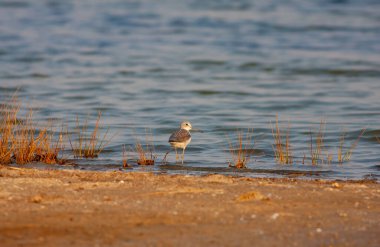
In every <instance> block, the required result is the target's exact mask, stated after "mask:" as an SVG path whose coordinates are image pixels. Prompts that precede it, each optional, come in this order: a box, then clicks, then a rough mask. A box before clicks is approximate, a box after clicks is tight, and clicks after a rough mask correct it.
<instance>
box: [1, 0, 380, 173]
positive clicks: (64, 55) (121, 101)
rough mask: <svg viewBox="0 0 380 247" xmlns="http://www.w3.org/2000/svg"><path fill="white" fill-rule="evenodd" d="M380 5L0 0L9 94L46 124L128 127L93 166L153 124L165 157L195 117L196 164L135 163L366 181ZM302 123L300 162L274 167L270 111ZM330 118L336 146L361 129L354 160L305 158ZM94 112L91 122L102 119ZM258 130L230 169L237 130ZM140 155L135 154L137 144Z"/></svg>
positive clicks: (374, 126) (374, 165)
mask: <svg viewBox="0 0 380 247" xmlns="http://www.w3.org/2000/svg"><path fill="white" fill-rule="evenodd" d="M379 40H380V4H379V2H378V1H372V0H364V1H363V0H352V1H345V0H340V1H337V0H330V1H329V0H319V1H301V0H294V1H290V0H289V1H283V0H281V1H280V0H272V1H267V0H265V1H264V0H262V1H249V0H239V1H211V0H210V1H199V0H193V1H174V0H167V1H158V2H156V1H141V0H139V1H121V0H119V1H100V0H93V1H69V0H68V1H59V0H46V1H25V0H19V1H11V0H9V1H1V2H0V97H1V99H3V98H4V97H5V96H6V95H9V94H12V92H14V91H15V90H17V89H19V91H18V95H19V98H20V99H22V101H23V103H25V104H28V105H32V106H33V107H34V109H35V110H36V111H35V117H36V118H37V119H38V121H39V122H44V121H46V120H48V119H50V118H53V119H56V120H57V122H59V121H63V122H64V123H65V124H67V125H70V126H73V125H74V122H75V118H76V116H79V117H82V118H85V117H86V116H87V115H90V116H93V118H92V119H95V118H96V114H97V111H99V110H101V111H102V112H103V118H102V119H103V125H104V126H109V127H110V129H111V132H112V133H117V135H116V136H115V137H114V138H113V139H112V142H111V144H110V145H109V146H108V147H107V150H106V152H104V153H103V154H102V155H101V156H100V157H99V158H98V159H94V160H80V161H78V163H79V164H80V167H81V168H83V169H101V170H107V169H117V168H118V166H120V164H121V160H122V152H121V146H122V144H126V145H132V144H133V143H134V141H135V138H134V137H135V136H136V135H137V136H141V137H142V138H143V139H144V138H145V137H144V133H145V129H146V128H148V129H151V130H152V132H153V135H154V142H155V145H156V146H155V148H156V153H157V154H158V159H157V160H158V163H159V161H161V160H162V158H163V156H164V154H165V152H166V151H168V149H169V145H168V143H167V139H168V137H169V135H170V133H171V132H172V131H173V130H174V129H176V128H177V127H178V125H179V123H180V122H181V121H182V120H184V119H186V120H189V121H191V122H192V124H193V126H194V127H196V128H199V129H202V130H203V131H204V132H203V133H194V134H193V139H192V142H191V144H190V145H189V146H188V149H187V151H186V157H185V159H186V160H185V165H184V166H179V165H175V164H173V161H174V157H173V156H172V155H170V156H169V160H168V161H169V163H168V164H166V165H158V166H154V167H147V168H137V167H135V168H134V170H153V171H156V172H167V173H191V174H203V173H228V174H238V175H239V174H241V175H248V176H269V177H270V176H291V175H292V174H293V175H294V174H296V175H297V174H298V175H301V176H306V177H310V176H311V177H320V178H328V179H363V178H379V176H380V154H379V148H380V144H379V143H378V142H377V141H376V136H380V126H379V123H380V121H379V120H380V118H379V116H380V105H379V102H380V101H379V98H380V82H379V81H380V80H379V79H380V56H379V54H380V42H379ZM277 113H278V114H279V117H280V121H281V122H282V123H283V124H284V126H286V125H287V122H288V121H290V122H291V133H290V136H291V142H292V144H293V148H294V155H295V156H296V157H295V164H294V165H285V166H281V165H276V163H275V160H274V158H273V151H272V146H271V145H272V143H273V140H272V134H271V128H270V124H269V123H270V121H272V122H273V121H275V116H276V114H277ZM321 118H324V119H326V121H327V128H326V148H327V149H328V150H329V151H330V153H332V154H334V160H336V153H337V147H338V145H339V138H340V135H341V133H342V131H344V132H346V133H347V136H346V144H347V145H348V146H349V145H350V144H351V143H352V142H353V141H355V140H356V138H357V136H358V135H359V133H360V131H361V129H362V128H366V129H367V132H366V133H365V135H364V136H363V137H362V138H361V139H360V142H359V144H358V146H357V148H356V149H355V150H354V153H353V156H352V158H351V160H350V162H347V163H344V164H343V165H339V164H337V163H336V162H333V163H332V164H331V165H326V164H325V165H319V166H317V167H313V166H311V165H310V164H309V163H310V161H309V160H306V164H302V160H303V157H304V154H306V156H308V155H309V142H310V136H309V132H310V129H312V130H313V131H316V130H317V129H318V127H319V122H320V120H321ZM92 122H94V121H92ZM246 128H253V129H254V132H253V133H254V142H255V145H254V148H255V150H256V151H258V152H257V154H256V155H254V158H253V159H252V160H251V162H250V163H249V164H248V169H246V170H235V169H231V168H228V164H227V160H228V158H229V154H228V144H227V140H226V135H230V136H233V135H234V133H235V132H236V130H237V129H246ZM129 158H130V159H131V160H132V159H133V158H134V157H133V154H129Z"/></svg>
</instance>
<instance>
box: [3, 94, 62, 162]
mask: <svg viewBox="0 0 380 247" xmlns="http://www.w3.org/2000/svg"><path fill="white" fill-rule="evenodd" d="M20 106H21V104H20V102H19V101H18V100H17V97H16V96H13V97H12V98H11V99H10V100H9V101H8V103H2V104H1V105H0V117H1V120H0V163H1V164H10V163H16V164H27V163H31V162H42V163H46V164H56V163H59V164H61V163H63V159H59V158H58V154H59V152H60V151H61V150H62V142H61V141H62V139H61V138H60V139H58V140H57V141H55V140H54V139H55V136H54V132H53V131H52V129H51V131H48V128H43V129H38V128H37V126H36V125H35V124H34V121H33V111H32V110H30V111H29V112H28V113H27V114H26V115H25V116H24V117H20V118H18V115H19V112H20V109H21V107H20Z"/></svg>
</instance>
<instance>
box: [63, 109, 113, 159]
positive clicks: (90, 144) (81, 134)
mask: <svg viewBox="0 0 380 247" xmlns="http://www.w3.org/2000/svg"><path fill="white" fill-rule="evenodd" d="M101 116H102V114H101V112H99V113H98V117H97V119H96V122H95V127H94V129H93V130H92V131H91V132H89V130H88V119H86V120H85V121H84V122H83V124H82V125H81V124H80V121H79V118H78V117H77V119H76V127H75V130H74V136H75V139H72V136H71V134H69V133H68V137H69V142H70V146H71V150H72V152H73V154H74V157H75V158H86V159H87V158H97V157H98V156H99V154H100V153H101V152H102V151H103V150H104V148H105V147H106V146H107V145H108V144H109V143H110V141H111V139H112V138H107V137H108V132H109V128H107V130H106V131H105V133H104V134H103V135H101V134H100V118H101Z"/></svg>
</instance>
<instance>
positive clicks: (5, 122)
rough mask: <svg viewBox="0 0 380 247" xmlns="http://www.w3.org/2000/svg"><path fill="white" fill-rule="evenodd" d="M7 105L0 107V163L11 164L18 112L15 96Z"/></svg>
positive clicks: (18, 107) (18, 105) (5, 103)
mask: <svg viewBox="0 0 380 247" xmlns="http://www.w3.org/2000/svg"><path fill="white" fill-rule="evenodd" d="M8 101H9V103H7V102H4V103H1V105H0V117H1V119H0V163H1V164H10V163H12V156H13V152H14V148H15V147H14V142H13V141H14V140H15V139H14V133H15V127H16V123H17V114H18V112H19V111H20V103H19V102H18V100H17V97H16V96H13V97H12V98H11V99H10V100H8Z"/></svg>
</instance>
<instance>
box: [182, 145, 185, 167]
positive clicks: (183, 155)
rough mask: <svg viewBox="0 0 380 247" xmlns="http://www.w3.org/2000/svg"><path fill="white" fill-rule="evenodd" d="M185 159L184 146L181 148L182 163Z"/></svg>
mask: <svg viewBox="0 0 380 247" xmlns="http://www.w3.org/2000/svg"><path fill="white" fill-rule="evenodd" d="M184 159H185V148H184V149H182V165H183V160H184Z"/></svg>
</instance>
